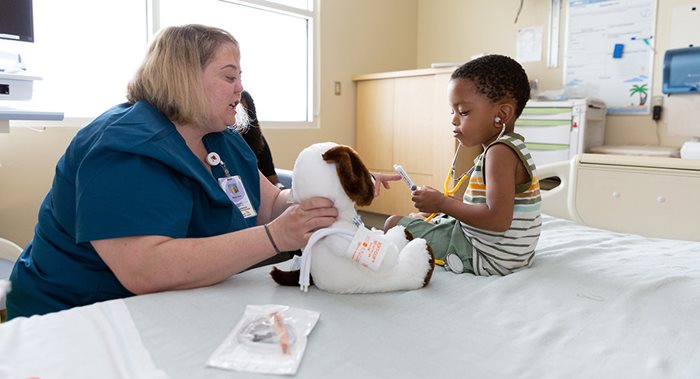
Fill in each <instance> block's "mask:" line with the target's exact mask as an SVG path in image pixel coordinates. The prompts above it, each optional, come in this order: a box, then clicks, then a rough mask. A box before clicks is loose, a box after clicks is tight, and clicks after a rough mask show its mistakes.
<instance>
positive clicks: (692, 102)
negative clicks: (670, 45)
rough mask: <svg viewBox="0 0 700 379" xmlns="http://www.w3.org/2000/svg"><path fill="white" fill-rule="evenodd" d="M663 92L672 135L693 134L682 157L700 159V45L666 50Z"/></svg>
mask: <svg viewBox="0 0 700 379" xmlns="http://www.w3.org/2000/svg"><path fill="white" fill-rule="evenodd" d="M661 91H662V92H663V93H665V94H666V96H667V99H666V101H665V106H666V112H665V113H666V115H667V117H665V119H666V125H667V126H668V132H669V134H673V135H681V136H688V137H693V140H691V141H688V142H686V143H685V144H683V146H682V147H681V158H687V159H700V138H699V137H700V47H687V48H682V49H672V50H667V51H666V54H665V55H664V67H663V79H662V89H661Z"/></svg>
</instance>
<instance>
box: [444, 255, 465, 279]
mask: <svg viewBox="0 0 700 379" xmlns="http://www.w3.org/2000/svg"><path fill="white" fill-rule="evenodd" d="M445 268H446V269H449V270H450V271H452V272H454V273H455V274H461V273H463V272H464V262H462V258H460V257H459V256H458V255H457V254H454V253H453V254H447V257H446V258H445Z"/></svg>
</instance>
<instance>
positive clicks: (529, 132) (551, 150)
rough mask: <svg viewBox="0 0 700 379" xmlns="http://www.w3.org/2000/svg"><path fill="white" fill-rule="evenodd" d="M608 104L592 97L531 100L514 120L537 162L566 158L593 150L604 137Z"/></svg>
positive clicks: (550, 161)
mask: <svg viewBox="0 0 700 379" xmlns="http://www.w3.org/2000/svg"><path fill="white" fill-rule="evenodd" d="M605 113H606V107H605V103H603V102H602V101H599V100H594V99H590V98H585V99H572V100H563V101H533V100H531V101H528V103H527V105H526V106H525V109H523V113H522V114H521V115H520V117H519V118H518V120H517V121H516V123H515V132H516V133H520V134H522V135H523V137H525V142H526V143H527V147H528V149H529V150H530V154H531V155H532V158H533V159H534V160H535V165H537V166H541V165H544V164H548V163H554V162H559V161H566V160H569V159H571V158H573V156H574V155H576V154H580V153H587V152H590V149H591V148H592V147H596V146H600V145H602V144H603V140H604V138H605Z"/></svg>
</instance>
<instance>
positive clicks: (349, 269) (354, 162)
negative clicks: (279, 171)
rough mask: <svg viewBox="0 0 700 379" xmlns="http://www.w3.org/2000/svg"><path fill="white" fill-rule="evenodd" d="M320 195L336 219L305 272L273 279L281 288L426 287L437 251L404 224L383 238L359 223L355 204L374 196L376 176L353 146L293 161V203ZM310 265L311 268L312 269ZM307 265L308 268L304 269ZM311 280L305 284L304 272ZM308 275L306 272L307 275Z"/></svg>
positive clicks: (307, 152) (314, 244)
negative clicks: (282, 286)
mask: <svg viewBox="0 0 700 379" xmlns="http://www.w3.org/2000/svg"><path fill="white" fill-rule="evenodd" d="M315 196H321V197H326V198H328V199H330V200H332V201H333V203H334V206H335V207H336V208H337V209H338V218H337V220H336V222H335V223H334V224H333V225H331V227H329V228H326V229H321V230H319V231H316V232H315V233H314V235H312V237H311V238H310V239H309V243H308V244H307V245H306V247H305V248H304V252H303V256H302V267H301V270H295V271H282V270H279V269H277V268H276V267H273V269H272V272H270V275H271V276H272V278H273V280H274V281H275V282H277V283H278V284H281V285H299V284H301V285H302V289H303V290H306V288H304V287H305V286H308V284H309V281H312V284H314V285H315V286H316V287H318V288H320V289H322V290H325V291H328V292H334V293H372V292H386V291H396V290H410V289H417V288H421V287H424V286H426V285H427V284H428V282H429V281H430V278H431V276H432V273H433V270H434V268H435V259H434V256H433V252H432V250H431V248H430V246H428V244H427V243H426V241H425V240H424V239H422V238H415V239H414V238H413V236H412V235H411V234H410V233H409V232H408V231H407V230H405V228H404V227H403V226H395V227H394V228H392V229H390V230H389V231H387V233H386V234H385V233H384V232H382V231H381V230H368V229H367V228H365V227H364V225H362V224H361V222H360V221H359V216H358V214H357V211H356V209H355V205H356V204H357V205H360V206H364V205H369V204H370V203H371V202H372V199H373V198H374V183H373V179H372V175H371V174H370V172H369V170H368V169H367V167H365V165H364V163H362V160H360V157H359V155H358V154H357V153H356V152H355V151H354V150H353V149H352V148H350V147H349V146H343V145H337V144H335V143H332V142H326V143H317V144H314V145H311V146H309V147H307V148H306V149H304V150H303V151H302V152H301V153H300V154H299V156H298V158H297V160H296V162H295V163H294V170H293V180H292V189H291V194H290V199H291V201H293V202H300V201H302V200H305V199H308V198H311V197H315ZM309 264H310V269H309V267H308V265H309ZM305 265H306V266H305ZM305 267H306V272H307V273H309V272H310V276H311V278H308V279H307V281H306V282H304V275H305V274H306V273H305V272H304V270H305ZM307 275H308V274H307Z"/></svg>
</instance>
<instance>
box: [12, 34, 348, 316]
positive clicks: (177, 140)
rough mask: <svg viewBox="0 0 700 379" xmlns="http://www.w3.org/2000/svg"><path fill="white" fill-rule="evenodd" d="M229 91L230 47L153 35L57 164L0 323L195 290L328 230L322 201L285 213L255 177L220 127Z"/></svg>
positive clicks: (233, 92)
mask: <svg viewBox="0 0 700 379" xmlns="http://www.w3.org/2000/svg"><path fill="white" fill-rule="evenodd" d="M242 91H243V86H242V84H241V64H240V50H239V46H238V43H237V41H236V40H235V39H234V38H233V36H231V35H230V34H229V33H227V32H226V31H223V30H220V29H217V28H211V27H206V26H202V25H185V26H180V27H170V28H167V29H165V30H163V31H162V32H161V33H160V34H159V35H158V37H157V38H156V40H155V41H154V42H153V44H152V45H151V47H150V49H149V51H148V53H147V55H146V58H145V60H144V62H143V63H142V65H141V67H140V68H139V70H138V71H137V73H136V75H135V77H134V79H133V80H132V81H131V82H130V83H129V85H128V91H127V100H128V101H127V102H126V103H124V104H120V105H117V106H115V107H113V108H111V109H109V110H107V111H106V112H105V113H103V114H102V115H100V116H99V117H98V118H97V119H95V120H94V121H93V122H92V123H90V124H89V125H87V126H86V127H84V128H83V129H81V130H80V131H79V132H78V134H77V135H76V136H75V138H74V139H73V141H72V142H71V143H70V145H69V146H68V148H67V150H66V152H65V154H64V155H63V156H62V157H61V159H60V160H59V162H58V164H57V166H56V173H55V177H54V181H53V184H52V187H51V190H50V191H49V193H48V195H47V196H46V198H45V199H44V201H43V203H42V205H41V208H40V210H39V220H38V223H37V226H36V229H35V235H34V238H33V239H32V241H31V242H30V243H29V245H28V246H27V248H26V249H25V250H24V252H23V253H22V255H21V256H20V258H19V260H18V261H17V263H16V265H15V267H14V270H13V272H12V275H11V278H10V279H11V281H12V287H13V291H12V292H11V293H10V294H9V296H8V298H7V307H8V318H13V317H18V316H31V315H36V314H45V313H49V312H55V311H60V310H63V309H67V308H71V307H74V306H79V305H86V304H91V303H94V302H98V301H104V300H110V299H115V298H123V297H127V296H131V295H134V294H145V293H151V292H159V291H168V290H178V289H187V288H195V287H201V286H208V285H211V284H214V283H218V282H220V281H222V280H224V279H226V278H228V277H230V276H231V275H234V274H236V273H238V272H240V271H242V270H245V269H246V268H248V267H250V266H252V265H253V264H255V263H257V262H260V261H262V260H264V259H267V258H270V257H272V256H274V255H275V254H276V253H278V252H280V251H290V250H296V249H299V248H301V247H303V246H304V245H305V244H306V241H307V240H308V238H309V236H310V235H311V233H312V232H313V231H314V230H316V229H319V228H323V227H327V226H329V225H330V224H332V223H333V222H334V221H335V218H336V216H337V210H336V209H335V208H333V204H332V203H331V202H330V200H328V199H324V198H313V199H309V200H307V201H305V202H302V203H301V204H298V205H291V206H290V205H289V204H288V203H287V198H288V190H283V191H280V189H278V188H277V187H275V186H274V185H272V184H271V183H270V182H269V181H268V180H267V179H266V178H265V177H264V176H263V175H262V174H261V173H260V172H259V171H258V168H257V163H256V158H255V154H253V152H252V151H251V150H250V148H249V147H248V146H247V144H246V142H245V141H244V140H243V138H242V137H241V136H240V134H239V131H240V128H235V127H230V126H231V125H236V120H237V112H239V109H241V108H239V103H240V99H241V92H242ZM240 113H244V111H243V110H241V111H240Z"/></svg>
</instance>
